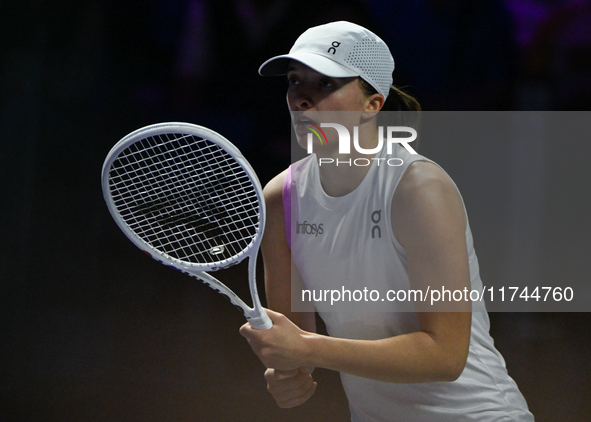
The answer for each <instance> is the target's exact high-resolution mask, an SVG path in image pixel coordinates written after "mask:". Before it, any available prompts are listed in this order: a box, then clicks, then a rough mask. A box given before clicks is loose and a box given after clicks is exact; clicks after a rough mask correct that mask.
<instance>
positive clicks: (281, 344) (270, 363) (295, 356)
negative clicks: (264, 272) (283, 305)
mask: <svg viewBox="0 0 591 422" xmlns="http://www.w3.org/2000/svg"><path fill="white" fill-rule="evenodd" d="M266 311H267V313H268V315H269V318H271V321H273V327H271V328H270V329H268V330H257V329H254V328H252V327H251V325H250V324H248V323H246V324H244V325H243V326H242V327H240V334H241V335H242V336H243V337H245V338H246V340H247V341H248V343H249V344H250V347H252V350H253V351H254V352H255V353H256V355H257V356H258V357H259V359H260V360H261V361H262V362H263V364H264V365H265V367H267V368H274V369H278V370H281V371H290V370H293V369H297V368H300V367H303V366H309V365H308V362H307V354H308V350H307V348H306V344H307V342H306V338H307V337H308V336H310V335H312V334H311V333H308V332H306V331H303V330H302V329H300V328H299V327H298V326H297V325H295V324H294V323H293V322H291V321H290V320H289V319H288V318H287V317H286V316H285V315H283V314H280V313H278V312H274V311H271V310H269V309H267V310H266Z"/></svg>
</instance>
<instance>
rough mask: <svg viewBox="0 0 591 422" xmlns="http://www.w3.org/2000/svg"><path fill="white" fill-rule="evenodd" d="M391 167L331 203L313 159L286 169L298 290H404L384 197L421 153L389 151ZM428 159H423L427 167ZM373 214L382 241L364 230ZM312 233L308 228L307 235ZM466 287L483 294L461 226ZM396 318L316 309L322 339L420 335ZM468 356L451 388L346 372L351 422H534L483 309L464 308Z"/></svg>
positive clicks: (411, 317)
mask: <svg viewBox="0 0 591 422" xmlns="http://www.w3.org/2000/svg"><path fill="white" fill-rule="evenodd" d="M396 148H397V149H396V150H395V155H394V156H395V157H398V158H401V159H402V160H403V161H404V164H403V165H402V166H400V167H390V166H387V165H383V162H382V165H380V166H378V165H377V161H375V160H374V161H373V164H372V167H371V168H370V169H369V172H368V174H367V175H366V177H365V178H364V180H363V181H362V183H361V184H360V186H359V187H358V188H357V189H355V190H354V191H353V192H351V193H350V194H348V195H346V196H343V197H339V198H333V197H329V196H327V195H326V194H325V193H324V191H323V190H322V187H321V185H320V179H319V173H318V171H319V169H318V164H317V162H316V157H315V156H314V155H311V156H309V157H307V158H305V159H303V160H301V161H299V162H297V163H295V164H293V165H292V179H291V180H292V182H291V183H292V195H291V197H292V211H291V212H292V240H291V241H292V258H293V260H294V263H295V265H296V266H297V267H298V269H299V271H300V273H301V275H302V278H303V280H304V283H305V285H306V288H307V289H341V288H342V287H343V286H344V287H345V288H348V289H356V288H357V289H359V288H363V287H368V288H369V289H378V290H381V291H384V289H408V288H409V281H408V275H407V271H406V253H405V250H404V248H403V247H402V246H401V245H400V244H399V243H398V241H397V240H396V238H395V237H394V234H393V231H392V227H391V222H390V221H391V219H390V215H391V200H392V197H393V195H394V191H395V189H396V186H397V184H398V182H399V181H400V179H401V177H402V175H403V174H404V171H405V170H406V169H407V168H408V166H409V165H410V164H411V163H412V162H414V161H417V160H427V159H426V158H424V157H422V156H420V155H410V154H409V153H408V152H407V151H406V150H405V149H404V148H402V147H400V146H399V145H397V146H396ZM427 161H430V160H427ZM375 211H380V212H381V218H380V219H379V223H378V225H379V226H380V230H379V231H380V233H379V234H381V237H379V236H378V230H377V229H373V235H374V237H373V238H372V228H373V227H374V226H375V225H376V224H374V223H375V221H376V220H378V218H377V215H375V214H374V219H373V221H372V219H371V216H372V213H374V212H375ZM304 221H306V222H307V224H316V225H317V227H319V225H320V224H322V233H321V234H313V233H311V234H305V233H304V234H302V231H303V230H301V229H302V226H300V230H299V231H300V233H298V230H297V226H296V225H297V224H302V223H303V222H304ZM308 231H310V232H311V231H312V230H308ZM466 242H467V245H468V252H469V265H470V276H471V283H472V289H476V290H479V289H482V281H481V280H480V276H479V269H478V260H477V258H476V255H475V252H474V247H473V244H472V234H471V232H470V228H469V227H468V228H467V229H466ZM397 306H398V308H396V311H398V312H390V313H384V312H365V311H364V310H363V308H358V309H357V310H356V311H353V312H338V313H336V312H328V311H326V308H325V310H319V313H320V316H321V317H322V319H323V320H324V322H325V323H326V326H327V329H328V332H329V334H330V335H331V336H334V337H341V338H350V339H368V340H371V339H380V338H387V337H392V336H396V335H400V334H405V333H411V332H415V331H418V330H419V324H418V320H417V317H416V314H415V313H413V312H412V308H409V306H411V305H409V304H408V302H406V303H399V304H397ZM473 311H474V312H473V314H472V332H471V340H470V349H469V356H468V360H467V363H466V367H465V369H464V371H463V373H462V375H461V376H460V377H459V379H457V380H456V381H454V382H436V383H423V384H393V383H385V382H379V381H373V380H369V379H365V378H360V377H357V376H352V375H348V374H341V379H342V382H343V386H344V389H345V392H346V394H347V397H348V399H349V406H350V410H351V415H352V421H354V422H377V421H389V422H390V421H412V422H421V421H425V422H444V421H449V422H461V421H478V422H492V421H519V422H529V421H533V416H532V415H531V414H530V413H529V411H528V410H527V404H526V402H525V400H524V398H523V396H522V395H521V393H520V391H519V390H518V388H517V385H516V384H515V382H514V381H513V380H512V379H511V378H510V377H509V375H508V374H507V370H506V368H505V363H504V361H503V358H502V356H501V355H500V354H499V352H498V351H497V350H496V349H495V347H494V344H493V340H492V338H491V337H490V335H489V319H488V314H487V313H486V309H485V306H484V303H481V302H477V303H474V305H473Z"/></svg>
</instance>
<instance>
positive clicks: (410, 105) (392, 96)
mask: <svg viewBox="0 0 591 422" xmlns="http://www.w3.org/2000/svg"><path fill="white" fill-rule="evenodd" d="M359 80H360V81H361V89H363V92H364V93H365V95H367V96H370V95H373V94H377V93H378V92H377V91H376V89H375V88H374V87H373V86H371V85H370V84H369V83H367V82H366V81H365V80H364V79H362V78H359ZM382 111H421V105H420V104H419V102H418V101H417V99H416V98H415V97H413V96H412V95H410V94H407V93H406V92H404V91H403V90H402V89H400V88H397V87H395V86H394V85H392V86H391V87H390V92H389V93H388V98H386V101H385V102H384V106H383V107H382Z"/></svg>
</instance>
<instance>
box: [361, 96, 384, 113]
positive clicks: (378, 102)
mask: <svg viewBox="0 0 591 422" xmlns="http://www.w3.org/2000/svg"><path fill="white" fill-rule="evenodd" d="M384 102H385V99H384V96H383V95H382V94H372V95H370V96H369V97H367V98H366V99H365V107H364V109H363V118H364V119H371V118H372V117H374V116H375V115H376V114H378V112H379V111H380V110H381V109H382V107H383V106H384Z"/></svg>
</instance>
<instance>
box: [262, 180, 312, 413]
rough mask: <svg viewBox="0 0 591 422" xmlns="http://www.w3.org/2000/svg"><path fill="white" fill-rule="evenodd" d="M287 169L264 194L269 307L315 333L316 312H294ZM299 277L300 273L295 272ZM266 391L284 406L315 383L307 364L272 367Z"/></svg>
mask: <svg viewBox="0 0 591 422" xmlns="http://www.w3.org/2000/svg"><path fill="white" fill-rule="evenodd" d="M285 174H286V171H284V172H283V173H281V174H279V175H278V176H276V177H275V178H274V179H273V180H271V181H270V182H269V183H268V184H267V186H265V189H264V190H263V193H264V195H265V204H266V209H267V221H266V226H265V233H264V236H263V240H262V242H261V250H262V254H263V262H264V265H265V291H266V296H267V302H268V306H269V308H271V309H274V310H276V311H278V312H281V313H282V314H283V315H286V316H287V317H288V318H289V319H290V320H291V321H293V322H294V323H295V324H297V325H298V326H299V327H301V328H302V329H303V330H306V331H307V332H316V319H315V315H314V313H302V312H291V276H292V268H291V250H290V249H289V247H288V245H287V240H286V237H285V217H284V213H283V181H284V180H285ZM294 276H297V273H294ZM265 380H266V381H267V390H268V391H269V393H271V395H273V398H274V399H275V401H276V402H277V405H278V406H279V407H281V408H290V407H294V406H298V405H300V404H302V403H304V402H306V401H307V400H308V399H309V398H310V397H312V395H313V394H314V392H315V391H316V382H314V379H313V378H312V375H311V373H310V370H309V369H308V368H306V367H305V366H303V367H300V368H294V369H293V370H290V371H281V370H277V369H273V367H269V366H268V369H267V370H266V371H265Z"/></svg>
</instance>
